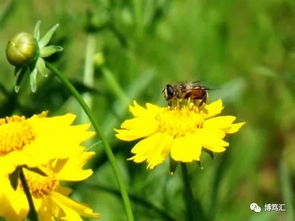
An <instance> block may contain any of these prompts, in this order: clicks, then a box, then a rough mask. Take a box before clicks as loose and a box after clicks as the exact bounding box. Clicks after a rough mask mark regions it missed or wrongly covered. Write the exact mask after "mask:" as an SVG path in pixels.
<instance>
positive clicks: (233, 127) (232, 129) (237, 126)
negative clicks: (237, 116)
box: [226, 122, 245, 134]
mask: <svg viewBox="0 0 295 221" xmlns="http://www.w3.org/2000/svg"><path fill="white" fill-rule="evenodd" d="M244 124H245V122H241V123H236V124H232V125H231V127H230V128H229V129H228V130H226V133H228V134H233V133H236V132H238V131H239V130H240V128H241V127H242V126H243V125H244Z"/></svg>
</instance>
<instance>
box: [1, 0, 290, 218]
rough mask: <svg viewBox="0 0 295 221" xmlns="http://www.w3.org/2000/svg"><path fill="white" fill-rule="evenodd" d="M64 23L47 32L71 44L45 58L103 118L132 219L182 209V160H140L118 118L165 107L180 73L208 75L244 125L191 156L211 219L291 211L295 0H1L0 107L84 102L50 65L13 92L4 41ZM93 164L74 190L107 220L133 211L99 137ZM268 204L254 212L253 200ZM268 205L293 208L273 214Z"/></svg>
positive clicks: (183, 76) (68, 108) (216, 94)
mask: <svg viewBox="0 0 295 221" xmlns="http://www.w3.org/2000/svg"><path fill="white" fill-rule="evenodd" d="M37 20H42V25H41V34H42V33H43V34H44V33H45V32H46V31H47V30H48V29H49V28H50V27H51V26H52V25H54V24H56V23H59V24H60V28H59V30H58V31H57V33H56V34H55V36H54V39H53V40H52V41H51V43H53V44H59V45H61V46H63V47H64V51H63V52H62V53H59V54H58V55H54V56H52V57H50V58H49V59H47V61H48V62H51V63H53V64H54V65H55V66H56V67H57V68H58V69H59V70H61V71H62V72H63V73H64V74H65V75H66V76H68V78H69V79H70V80H71V81H72V82H73V83H74V84H75V86H76V87H77V89H78V90H79V91H80V92H81V93H83V95H84V96H85V99H86V100H87V101H88V102H89V104H90V105H91V106H92V110H93V111H94V112H95V116H96V120H97V121H98V122H99V123H100V125H101V126H102V128H103V130H104V133H105V134H106V136H107V138H108V141H109V142H110V143H111V145H112V149H113V151H114V152H115V154H116V158H117V161H118V163H119V165H120V169H121V171H122V173H123V175H124V179H125V182H126V184H127V186H128V191H129V193H130V197H131V200H132V206H133V210H134V214H135V219H136V220H139V221H145V220H159V221H160V220H177V221H182V220H185V219H186V218H185V217H186V209H185V204H184V200H183V194H182V193H183V187H182V182H181V177H180V174H181V173H180V172H181V171H180V168H177V170H176V173H175V174H174V175H170V173H169V165H168V162H165V163H164V164H162V165H160V166H158V167H157V168H156V169H154V170H152V171H150V170H146V169H145V167H146V165H145V164H134V163H133V162H129V161H127V160H126V158H128V157H130V156H131V154H130V149H131V148H132V146H133V145H134V143H123V142H120V141H118V140H117V139H116V138H115V136H114V131H113V128H118V127H119V125H120V123H121V122H122V121H123V120H124V119H126V118H129V117H130V113H129V112H128V104H129V103H130V102H131V101H132V100H134V99H136V100H137V101H138V103H140V104H144V103H145V102H151V103H154V104H158V105H166V103H165V101H164V99H163V97H162V94H161V90H162V89H163V87H164V85H165V84H167V83H170V82H176V81H183V80H185V81H195V80H201V81H202V83H203V84H205V85H207V86H209V87H211V88H214V90H212V91H210V92H209V100H210V101H214V100H216V99H217V98H221V99H223V101H224V105H225V109H224V112H223V114H231V115H235V116H237V119H238V121H246V122H247V124H246V125H245V126H244V127H243V128H242V129H241V131H240V132H239V133H237V134H235V135H234V136H232V137H229V138H228V140H229V141H230V146H229V148H228V150H227V151H226V152H225V153H222V154H218V155H215V157H214V158H213V159H212V158H211V157H210V156H209V155H208V154H206V153H203V155H202V168H200V166H199V165H198V164H196V163H194V164H190V165H189V174H190V176H191V182H192V186H193V191H194V196H195V198H196V201H198V202H199V203H200V204H201V205H202V207H203V212H204V214H205V216H206V217H207V219H208V220H253V221H256V220H257V221H258V220H259V221H260V220H267V221H268V220H289V221H292V220H294V219H295V218H294V188H295V176H294V175H295V160H294V159H295V99H294V98H295V95H294V94H295V1H294V0H259V1H257V0H247V1H234V0H223V1H212V0H211V1H210V0H145V1H144V0H87V1H86V0H84V1H82V0H80V1H79V0H77V1H69V0H63V1H61V0H60V1H58V0H55V1H53V0H43V1H38V0H23V1H17V0H0V116H1V117H4V116H7V115H11V114H14V113H15V114H23V115H26V116H30V115H32V114H34V113H39V112H41V111H42V110H49V111H50V115H57V114H63V113H66V112H73V113H75V114H77V115H79V117H78V119H77V122H78V123H79V122H86V121H87V118H86V117H85V116H84V115H83V113H82V111H81V109H80V107H79V105H78V104H77V102H76V101H75V100H74V99H73V98H72V97H71V96H70V94H69V93H68V92H67V91H66V90H65V88H64V86H62V85H61V83H60V82H59V81H58V80H57V79H56V78H54V76H53V75H50V76H49V77H48V78H43V77H41V76H40V78H39V79H38V90H37V92H36V93H34V94H33V93H32V92H31V91H30V89H29V83H28V81H27V80H26V82H23V85H22V88H21V90H20V92H19V93H18V94H15V93H14V81H15V78H14V75H13V67H12V66H10V65H9V64H8V62H7V60H6V58H5V48H6V43H7V41H8V40H9V38H11V37H12V36H13V35H14V34H16V33H17V32H21V31H26V32H32V30H33V27H34V25H35V23H36V22H37ZM88 146H89V148H90V149H91V150H94V151H96V152H97V155H96V157H95V159H93V160H92V162H91V163H90V164H89V166H90V167H92V168H93V170H94V172H95V173H94V175H93V176H92V177H91V178H90V179H89V180H87V181H84V182H81V183H77V184H74V185H71V186H72V187H73V188H74V189H75V192H74V194H73V198H75V199H77V200H80V201H82V202H85V203H87V204H89V205H90V206H91V207H92V208H94V209H95V211H97V212H100V213H102V219H101V220H102V221H106V220H111V221H112V220H115V221H117V220H118V221H120V220H126V217H125V213H124V209H123V206H122V201H121V198H120V194H119V192H118V186H117V184H116V181H115V178H114V175H113V173H112V170H111V167H110V164H109V162H108V160H107V157H106V155H105V154H104V152H103V148H102V146H101V143H100V142H99V140H93V142H92V143H89V145H88ZM252 202H256V203H257V204H258V205H260V206H261V207H262V212H261V213H254V212H253V211H250V208H249V206H250V203H252ZM267 203H276V204H281V203H283V204H285V209H286V211H285V212H274V211H273V212H265V211H264V205H265V204H267Z"/></svg>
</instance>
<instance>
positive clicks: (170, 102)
mask: <svg viewBox="0 0 295 221" xmlns="http://www.w3.org/2000/svg"><path fill="white" fill-rule="evenodd" d="M168 106H169V107H170V108H171V107H172V99H170V100H168Z"/></svg>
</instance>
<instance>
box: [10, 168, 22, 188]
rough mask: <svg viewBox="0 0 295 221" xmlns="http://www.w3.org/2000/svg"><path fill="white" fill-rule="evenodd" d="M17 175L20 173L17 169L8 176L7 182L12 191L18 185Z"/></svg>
mask: <svg viewBox="0 0 295 221" xmlns="http://www.w3.org/2000/svg"><path fill="white" fill-rule="evenodd" d="M19 173H20V168H19V167H17V168H16V169H15V170H14V171H13V172H12V173H11V174H9V182H10V185H11V186H12V188H13V189H14V190H16V188H17V185H18V178H19Z"/></svg>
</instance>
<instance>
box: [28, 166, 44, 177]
mask: <svg viewBox="0 0 295 221" xmlns="http://www.w3.org/2000/svg"><path fill="white" fill-rule="evenodd" d="M23 168H26V169H27V170H30V171H32V172H34V173H38V174H39V175H41V176H47V174H46V173H44V172H43V171H42V170H41V169H40V168H38V167H27V166H23Z"/></svg>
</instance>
